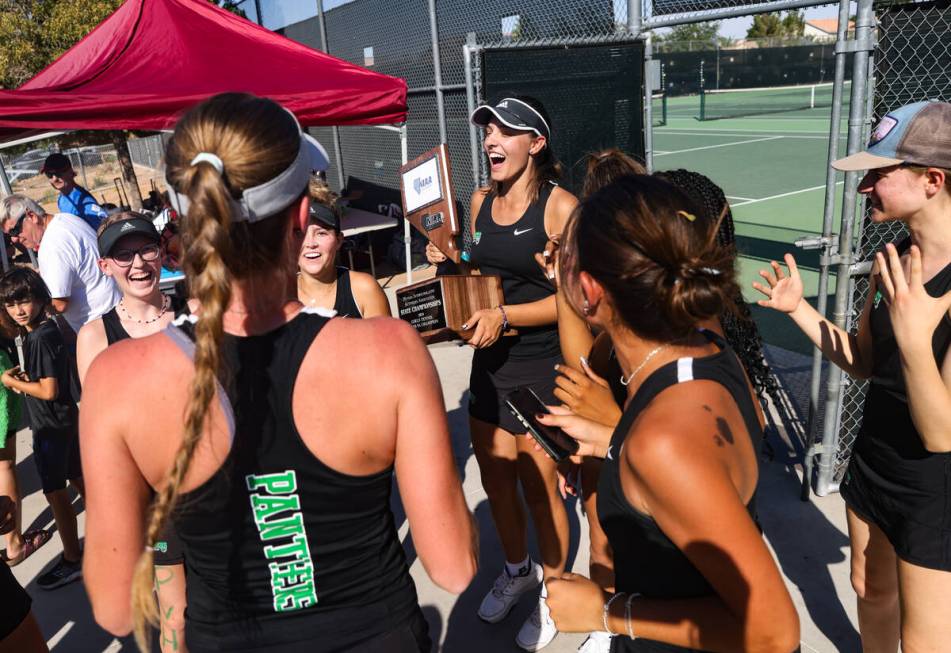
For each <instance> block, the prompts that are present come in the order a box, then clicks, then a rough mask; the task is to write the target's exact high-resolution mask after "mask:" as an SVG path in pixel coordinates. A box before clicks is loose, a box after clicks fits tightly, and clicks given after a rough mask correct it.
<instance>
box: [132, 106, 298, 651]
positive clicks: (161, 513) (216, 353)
mask: <svg viewBox="0 0 951 653" xmlns="http://www.w3.org/2000/svg"><path fill="white" fill-rule="evenodd" d="M261 125H270V132H268V130H266V129H263V128H262V127H261ZM242 129H243V130H244V133H242V132H241V130H242ZM250 134H254V136H251V135H250ZM255 136H256V138H255ZM298 147H299V137H298V135H297V127H296V124H294V123H293V122H292V121H291V119H290V116H288V115H287V114H286V112H284V110H283V109H281V108H280V106H279V105H277V104H275V103H273V102H271V101H269V100H261V99H259V98H255V97H253V96H250V95H244V94H225V95H220V96H217V97H216V98H213V99H212V100H210V101H208V102H206V103H204V104H202V105H199V106H198V107H196V108H195V109H193V110H192V111H191V112H190V113H189V114H188V115H187V116H186V117H185V118H183V119H182V121H181V122H180V123H179V125H178V127H177V128H176V133H175V136H174V137H173V139H172V141H171V143H170V144H169V148H168V152H167V155H166V165H167V167H168V170H169V175H168V176H169V181H170V182H171V183H172V185H173V186H175V188H176V189H178V190H179V191H180V192H184V193H185V194H187V195H188V198H189V202H190V207H189V211H188V216H187V217H186V218H185V219H184V220H183V223H184V243H185V252H184V268H185V272H186V275H187V277H188V282H189V291H190V294H191V296H192V297H193V298H194V299H196V300H197V301H198V302H199V304H200V306H201V313H200V319H199V320H198V321H197V322H196V324H195V354H194V367H195V376H194V378H193V379H192V382H191V385H190V388H189V395H188V397H189V399H188V404H187V406H186V408H185V424H184V432H183V435H182V443H181V445H180V446H179V449H178V451H177V452H176V454H175V458H174V460H173V463H172V467H171V469H170V470H169V472H168V477H167V480H166V483H165V485H164V486H163V487H162V489H161V490H159V491H158V493H157V495H156V497H155V500H154V501H153V503H152V506H151V508H150V510H149V514H148V518H147V522H146V524H147V527H146V547H145V550H144V552H143V553H142V555H141V556H140V558H139V561H138V563H137V564H136V567H135V572H134V576H133V581H132V608H133V623H134V629H135V639H136V643H137V644H138V646H139V648H140V649H141V650H142V651H148V649H149V641H148V634H149V627H150V626H155V625H156V624H157V623H158V614H157V608H156V602H155V597H154V595H153V587H154V576H155V573H154V566H153V564H154V563H153V550H152V547H153V545H154V544H155V542H156V540H157V539H158V538H159V535H160V534H161V532H162V530H163V528H164V527H165V524H166V522H167V521H168V519H169V515H170V514H171V512H172V510H173V509H174V508H175V503H176V500H177V498H178V494H179V489H180V487H181V485H182V482H183V480H184V479H185V477H186V475H187V474H188V470H189V468H190V466H191V461H192V457H193V455H194V453H195V448H196V446H197V445H198V443H199V441H200V440H201V438H202V435H203V434H204V432H205V426H206V424H207V422H208V415H209V408H210V406H211V403H212V401H213V400H214V398H215V394H216V392H217V389H218V378H219V370H220V367H221V352H220V343H221V340H222V337H223V334H224V329H223V319H224V313H225V311H226V309H227V308H228V305H229V302H230V300H231V294H232V293H231V281H232V279H237V278H243V277H246V276H247V275H249V274H252V273H255V272H257V271H259V270H272V271H273V270H274V269H275V268H276V267H278V266H277V263H278V262H279V261H280V260H281V257H282V256H283V255H284V248H285V245H286V243H285V241H286V236H287V233H286V232H287V222H286V220H278V219H267V220H263V221H261V222H260V223H257V224H255V225H250V226H249V225H248V224H247V223H237V224H234V225H233V224H232V215H231V211H232V208H231V207H232V198H233V197H235V196H237V195H238V194H239V191H240V189H242V188H247V187H249V186H252V185H256V184H257V183H261V182H262V181H266V180H267V179H270V178H273V177H274V176H275V175H276V174H277V173H278V172H280V171H281V170H283V169H285V168H286V167H287V166H288V165H290V163H291V161H292V160H293V159H294V157H295V156H296V153H297V148H298ZM200 151H206V152H215V153H217V154H218V155H219V156H220V158H221V159H222V160H223V161H225V166H226V170H225V174H223V173H220V172H219V171H218V170H216V169H215V168H214V167H213V166H212V165H211V164H209V163H206V162H201V163H198V164H196V165H192V164H191V163H190V161H191V160H192V158H193V157H194V156H195V155H196V154H197V153H198V152H200ZM267 155H270V156H267Z"/></svg>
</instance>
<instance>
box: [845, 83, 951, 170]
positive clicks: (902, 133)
mask: <svg viewBox="0 0 951 653" xmlns="http://www.w3.org/2000/svg"><path fill="white" fill-rule="evenodd" d="M900 163H912V164H917V165H922V166H928V167H934V168H949V169H951V104H948V103H947V102H937V101H934V100H926V101H924V102H915V103H914V104H906V105H905V106H903V107H901V108H899V109H895V110H894V111H889V112H888V113H887V114H885V117H884V118H882V119H881V121H880V122H879V123H878V125H876V127H875V130H874V131H873V132H872V137H871V139H870V140H869V143H868V147H867V148H865V151H864V152H858V153H856V154H853V155H851V156H847V157H845V158H843V159H839V160H838V161H833V163H832V167H833V168H835V169H836V170H871V169H874V168H884V167H886V166H893V165H898V164H900Z"/></svg>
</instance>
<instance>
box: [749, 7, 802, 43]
mask: <svg viewBox="0 0 951 653" xmlns="http://www.w3.org/2000/svg"><path fill="white" fill-rule="evenodd" d="M805 27H806V19H805V16H804V15H803V14H802V13H801V12H798V11H787V12H786V15H785V16H781V15H780V14H779V12H775V13H770V14H757V15H756V16H753V24H752V25H751V26H750V28H749V29H748V30H746V38H748V39H764V38H796V37H800V36H802V33H803V30H804V29H805Z"/></svg>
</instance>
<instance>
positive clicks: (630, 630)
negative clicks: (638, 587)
mask: <svg viewBox="0 0 951 653" xmlns="http://www.w3.org/2000/svg"><path fill="white" fill-rule="evenodd" d="M638 596H640V594H638V593H637V592H633V593H632V594H631V595H630V596H628V597H627V602H626V603H625V604H624V622H625V623H626V624H627V636H628V637H630V638H631V639H637V636H636V635H635V634H634V626H633V625H632V624H631V603H633V602H634V599H636V598H637V597H638Z"/></svg>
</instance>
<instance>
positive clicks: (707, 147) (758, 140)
mask: <svg viewBox="0 0 951 653" xmlns="http://www.w3.org/2000/svg"><path fill="white" fill-rule="evenodd" d="M780 138H783V136H767V137H765V138H753V139H750V140H745V141H736V142H734V143H718V144H716V145H704V146H702V147H691V148H688V149H686V150H673V151H671V152H661V153H658V154H655V155H654V156H667V155H668V154H684V153H686V152H699V151H700V150H712V149H713V148H716V147H729V146H731V145H747V144H748V143H761V142H763V141H775V140H777V139H780Z"/></svg>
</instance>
